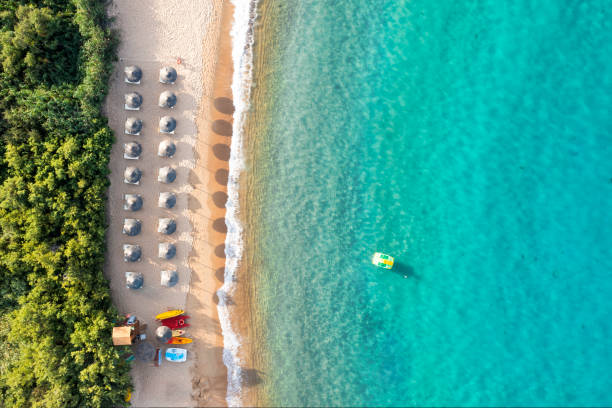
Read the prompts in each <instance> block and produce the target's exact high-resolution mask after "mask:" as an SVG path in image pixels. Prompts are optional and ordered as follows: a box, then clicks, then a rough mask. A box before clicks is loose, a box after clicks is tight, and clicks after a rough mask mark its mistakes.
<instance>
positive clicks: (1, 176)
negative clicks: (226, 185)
mask: <svg viewBox="0 0 612 408" xmlns="http://www.w3.org/2000/svg"><path fill="white" fill-rule="evenodd" d="M115 44H116V42H115V39H114V36H113V35H112V33H111V32H110V31H109V29H108V28H107V21H106V17H105V13H104V6H103V4H102V3H101V2H100V1H96V0H45V1H42V0H41V1H25V0H23V1H17V0H4V1H2V2H0V139H1V143H0V278H1V282H2V283H1V284H0V295H1V299H0V314H1V316H2V318H1V319H0V358H1V359H2V361H1V362H0V406H6V407H25V406H40V407H81V406H87V407H106V406H118V405H121V404H123V398H124V396H125V393H126V391H127V389H128V388H129V386H130V379H129V366H128V364H127V363H126V362H125V361H123V360H122V359H121V358H120V355H119V352H118V350H116V349H115V348H113V346H112V344H111V338H110V337H111V327H112V321H113V320H114V319H115V318H116V311H115V309H114V308H113V306H112V304H111V301H110V297H109V289H108V283H107V281H106V280H105V278H104V276H103V274H102V265H103V263H104V248H105V243H104V231H105V219H104V207H105V202H106V201H105V200H106V196H105V194H106V189H107V187H108V179H107V174H108V160H109V155H110V149H111V145H112V142H113V135H112V131H111V130H110V129H109V128H108V126H107V125H106V119H105V118H104V117H103V116H102V115H101V113H100V106H101V104H102V102H103V99H104V96H105V95H106V92H107V82H108V78H109V75H110V72H111V69H112V59H113V56H114V48H115Z"/></svg>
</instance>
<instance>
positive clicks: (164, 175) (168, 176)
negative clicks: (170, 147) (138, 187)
mask: <svg viewBox="0 0 612 408" xmlns="http://www.w3.org/2000/svg"><path fill="white" fill-rule="evenodd" d="M174 180H176V170H174V169H173V168H172V167H170V166H164V167H162V168H160V169H159V174H158V176H157V181H159V182H160V183H165V184H169V183H172V182H173V181H174Z"/></svg>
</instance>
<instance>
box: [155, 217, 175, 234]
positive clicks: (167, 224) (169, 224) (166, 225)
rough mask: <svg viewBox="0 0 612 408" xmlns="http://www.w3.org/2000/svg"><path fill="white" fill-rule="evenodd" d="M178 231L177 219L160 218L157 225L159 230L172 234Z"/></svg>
mask: <svg viewBox="0 0 612 408" xmlns="http://www.w3.org/2000/svg"><path fill="white" fill-rule="evenodd" d="M175 231H176V221H174V220H173V219H172V218H160V219H159V224H158V226H157V232H159V233H162V234H165V235H170V234H174V232H175Z"/></svg>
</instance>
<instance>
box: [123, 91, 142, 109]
mask: <svg viewBox="0 0 612 408" xmlns="http://www.w3.org/2000/svg"><path fill="white" fill-rule="evenodd" d="M140 105H142V95H140V94H139V93H138V92H130V93H127V94H125V109H127V110H139V109H140Z"/></svg>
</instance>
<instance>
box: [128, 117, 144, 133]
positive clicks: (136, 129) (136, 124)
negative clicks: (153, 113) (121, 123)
mask: <svg viewBox="0 0 612 408" xmlns="http://www.w3.org/2000/svg"><path fill="white" fill-rule="evenodd" d="M141 130H142V120H140V119H138V118H134V117H129V118H127V119H126V120H125V130H124V132H125V133H126V134H128V135H139V134H140V131H141Z"/></svg>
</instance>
